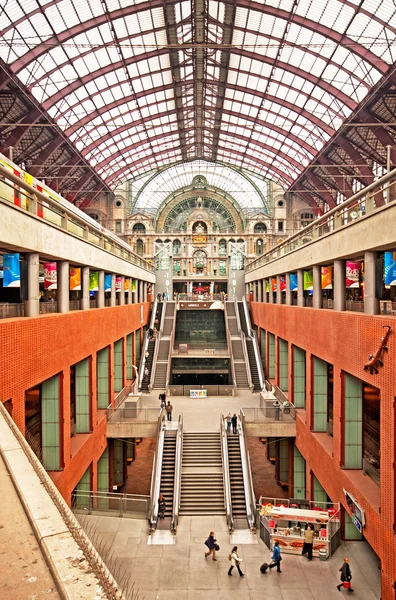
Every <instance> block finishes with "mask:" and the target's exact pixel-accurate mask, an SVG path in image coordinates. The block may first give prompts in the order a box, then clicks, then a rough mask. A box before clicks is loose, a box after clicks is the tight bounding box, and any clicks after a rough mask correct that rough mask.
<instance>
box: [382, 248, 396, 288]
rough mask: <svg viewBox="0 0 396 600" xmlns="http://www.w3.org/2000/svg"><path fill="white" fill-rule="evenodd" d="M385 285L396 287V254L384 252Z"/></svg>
mask: <svg viewBox="0 0 396 600" xmlns="http://www.w3.org/2000/svg"><path fill="white" fill-rule="evenodd" d="M384 283H385V285H396V252H384Z"/></svg>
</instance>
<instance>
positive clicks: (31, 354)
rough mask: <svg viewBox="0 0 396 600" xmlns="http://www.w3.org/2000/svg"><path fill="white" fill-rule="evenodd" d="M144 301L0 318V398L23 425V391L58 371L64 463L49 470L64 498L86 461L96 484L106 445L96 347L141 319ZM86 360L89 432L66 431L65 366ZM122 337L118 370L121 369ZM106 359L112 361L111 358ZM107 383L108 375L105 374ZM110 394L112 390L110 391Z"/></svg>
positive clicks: (135, 326) (136, 325)
mask: <svg viewBox="0 0 396 600" xmlns="http://www.w3.org/2000/svg"><path fill="white" fill-rule="evenodd" d="M149 308H150V305H149V303H145V304H143V305H142V304H133V305H126V306H117V307H114V308H110V307H109V308H104V309H94V310H89V311H73V312H70V313H68V314H53V315H41V316H40V317H37V318H23V319H4V320H0V401H2V402H5V401H7V400H9V399H11V400H12V416H13V419H14V420H15V422H16V424H17V425H18V427H19V428H20V429H21V431H22V432H24V429H25V391H26V390H28V389H29V388H32V387H34V386H36V385H38V384H40V383H42V382H43V381H45V380H46V379H48V378H50V377H52V376H54V375H56V374H60V375H61V377H60V387H61V396H62V401H61V407H62V409H61V423H62V437H63V441H64V446H63V463H64V469H63V470H62V471H60V472H53V473H51V476H52V478H53V480H54V481H55V483H56V485H57V486H58V488H59V490H60V491H61V493H62V495H63V496H64V498H65V499H66V501H67V502H70V494H71V492H72V490H73V489H74V487H75V486H76V484H77V483H78V482H79V480H80V479H81V477H82V475H83V474H84V473H85V471H86V469H87V468H88V466H89V465H90V464H91V463H92V472H93V478H92V480H93V489H96V482H97V472H96V471H97V470H96V462H97V460H98V459H99V458H100V456H101V454H102V452H103V451H104V449H105V447H106V444H107V442H106V415H105V411H103V410H101V411H97V410H96V356H95V354H96V352H97V351H98V350H101V349H102V348H104V347H105V346H109V345H110V347H111V352H110V359H111V361H112V360H113V347H112V344H113V343H114V342H115V341H116V340H119V339H120V338H125V336H126V335H127V334H129V333H131V332H133V331H135V330H136V329H139V328H141V327H143V325H145V324H147V322H148V319H149ZM89 356H91V357H92V360H91V361H90V362H91V410H92V413H91V422H92V425H93V429H92V433H91V434H77V435H76V436H75V437H73V438H71V437H70V366H71V365H73V364H75V363H77V362H79V361H80V360H82V359H84V358H86V357H89ZM125 358H126V353H125V341H124V370H125ZM111 364H112V362H111ZM110 384H111V387H110V389H111V390H112V389H113V376H112V374H111V381H110ZM110 398H113V394H110Z"/></svg>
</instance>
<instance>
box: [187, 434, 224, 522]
mask: <svg viewBox="0 0 396 600" xmlns="http://www.w3.org/2000/svg"><path fill="white" fill-rule="evenodd" d="M182 465H183V468H182V477H181V499H180V514H181V515H224V514H225V508H224V486H223V466H222V458H221V443H220V433H219V432H215V433H186V432H185V433H184V434H183V458H182Z"/></svg>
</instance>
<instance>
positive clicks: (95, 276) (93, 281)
mask: <svg viewBox="0 0 396 600" xmlns="http://www.w3.org/2000/svg"><path fill="white" fill-rule="evenodd" d="M89 291H90V292H98V291H99V271H90V272H89Z"/></svg>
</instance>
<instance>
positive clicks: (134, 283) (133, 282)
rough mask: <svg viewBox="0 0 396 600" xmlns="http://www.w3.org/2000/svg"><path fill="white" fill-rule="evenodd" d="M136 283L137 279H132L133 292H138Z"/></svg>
mask: <svg viewBox="0 0 396 600" xmlns="http://www.w3.org/2000/svg"><path fill="white" fill-rule="evenodd" d="M136 284H137V281H136V279H132V292H136Z"/></svg>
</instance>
